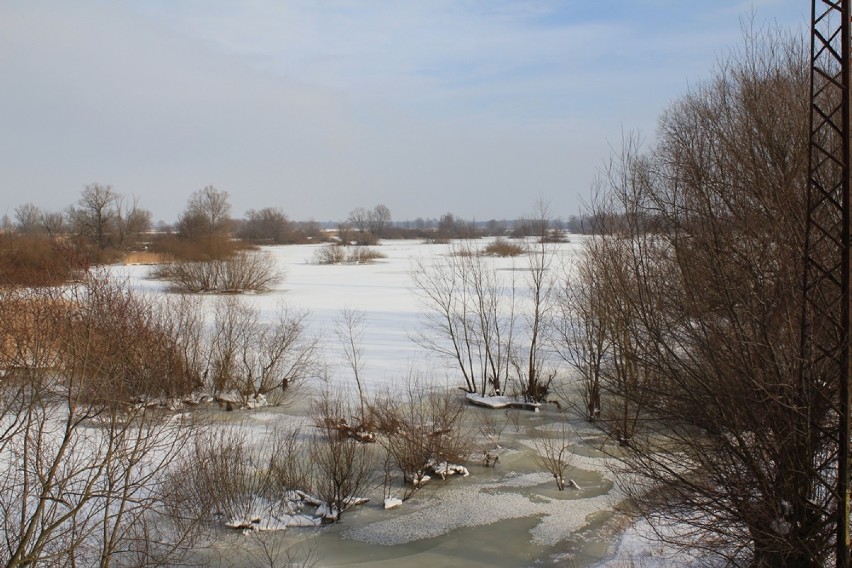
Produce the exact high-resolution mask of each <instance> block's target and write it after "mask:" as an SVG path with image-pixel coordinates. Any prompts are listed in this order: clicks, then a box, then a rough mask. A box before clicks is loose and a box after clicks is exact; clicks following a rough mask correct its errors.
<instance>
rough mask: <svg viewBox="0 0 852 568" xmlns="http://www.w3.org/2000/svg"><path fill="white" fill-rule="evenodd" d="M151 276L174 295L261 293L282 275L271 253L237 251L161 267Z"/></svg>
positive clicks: (274, 283) (280, 278)
mask: <svg viewBox="0 0 852 568" xmlns="http://www.w3.org/2000/svg"><path fill="white" fill-rule="evenodd" d="M154 277H155V278H160V279H163V280H168V281H169V282H170V283H171V287H172V289H173V290H174V291H178V292H186V293H199V292H217V293H240V292H265V291H267V290H269V289H271V288H272V287H273V286H275V285H276V284H277V283H278V282H280V281H281V280H282V278H283V274H282V272H281V271H280V270H279V269H278V267H277V266H276V263H275V257H273V256H272V255H271V254H269V253H267V252H252V251H241V252H238V253H236V254H234V255H232V256H228V257H225V258H217V259H212V260H196V261H178V262H172V263H169V264H164V265H162V266H159V267H158V268H157V269H156V270H155V271H154Z"/></svg>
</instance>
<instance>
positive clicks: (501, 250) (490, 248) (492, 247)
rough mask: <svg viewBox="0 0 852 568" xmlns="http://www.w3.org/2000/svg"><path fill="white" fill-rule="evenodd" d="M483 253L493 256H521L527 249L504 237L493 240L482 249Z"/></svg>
mask: <svg viewBox="0 0 852 568" xmlns="http://www.w3.org/2000/svg"><path fill="white" fill-rule="evenodd" d="M482 252H483V254H487V255H491V256H502V257H507V256H519V255H522V254H524V253H525V252H526V249H525V248H524V247H523V246H521V245H519V244H518V243H513V242H510V241H508V240H506V239H504V238H502V237H498V238H497V239H494V240H493V241H492V242H490V243H488V245H487V246H486V247H485V248H484V249H482Z"/></svg>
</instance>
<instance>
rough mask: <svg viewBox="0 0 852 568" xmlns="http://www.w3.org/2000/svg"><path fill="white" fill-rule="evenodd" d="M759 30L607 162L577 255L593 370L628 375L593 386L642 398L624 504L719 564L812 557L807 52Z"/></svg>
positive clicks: (818, 451)
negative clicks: (583, 252)
mask: <svg viewBox="0 0 852 568" xmlns="http://www.w3.org/2000/svg"><path fill="white" fill-rule="evenodd" d="M755 37H757V36H755ZM759 37H760V40H759V41H758V40H756V39H754V37H751V38H748V39H747V42H746V45H745V47H744V48H743V49H741V50H740V51H738V52H737V53H735V54H734V55H732V56H731V57H729V58H728V59H727V60H726V61H725V62H724V63H723V65H722V66H721V67H720V68H719V69H717V70H716V72H715V73H714V75H713V76H712V78H711V80H710V81H708V82H707V83H704V84H702V85H700V86H699V87H698V88H696V89H694V90H693V91H692V92H690V93H689V94H687V95H686V96H684V97H682V98H681V99H680V100H679V101H677V102H676V103H675V104H673V105H672V106H671V107H670V108H669V110H668V111H667V112H666V113H665V114H664V115H663V117H662V118H661V120H660V122H659V124H660V127H659V133H658V136H657V139H658V142H657V143H656V144H655V145H654V146H653V147H652V148H650V150H649V151H648V152H646V153H644V154H639V153H638V151H634V149H633V148H631V147H628V148H627V152H624V153H623V155H622V156H621V157H619V158H618V159H617V160H616V161H615V168H613V169H611V170H610V171H609V172H607V175H606V181H607V185H608V192H607V195H608V197H607V198H605V199H602V200H600V201H599V202H598V203H599V204H600V205H601V206H600V207H597V208H596V210H595V211H594V213H595V218H596V222H597V223H603V224H605V225H606V227H607V234H605V235H600V236H598V237H595V238H594V239H592V241H591V242H592V243H593V244H592V247H591V250H590V251H589V255H588V257H587V261H588V262H589V263H591V264H592V265H594V266H595V267H596V270H595V271H594V272H593V273H594V274H596V275H597V276H598V278H599V280H598V284H600V285H601V290H602V291H603V292H604V298H605V301H606V302H607V312H608V316H607V317H608V318H609V319H610V321H609V323H608V341H609V342H610V343H611V351H610V353H611V359H610V360H609V361H607V362H606V367H608V368H606V369H605V374H609V375H610V376H613V377H616V378H618V377H621V378H625V379H627V378H630V377H633V378H635V379H638V380H639V381H640V383H639V387H640V388H629V387H630V382H629V381H627V382H624V383H623V384H619V383H617V382H613V381H611V382H609V383H608V386H609V387H611V388H612V390H611V394H613V395H616V396H618V397H622V400H623V402H624V403H625V404H630V405H639V406H641V411H640V412H639V414H638V418H639V421H638V423H637V424H638V426H639V428H638V429H637V430H636V431H635V433H634V435H633V436H632V438H631V440H630V443H629V445H628V446H626V447H625V448H624V449H623V453H622V458H621V461H622V464H623V466H624V468H625V472H626V473H628V474H629V479H630V480H632V482H631V483H628V484H625V490H626V491H627V492H628V494H629V495H630V496H631V498H632V499H633V502H634V503H636V504H638V505H640V507H641V510H642V511H644V512H645V514H646V516H647V517H648V518H649V519H650V520H651V522H652V523H653V524H654V525H656V526H660V525H666V524H671V523H677V524H678V525H679V526H681V527H685V528H686V529H687V530H683V531H676V532H674V533H672V532H660V533H659V534H660V536H661V537H662V538H666V539H669V540H672V541H674V542H676V543H677V544H679V545H681V546H688V547H692V548H693V549H696V550H704V551H705V552H706V553H710V554H714V555H716V556H717V557H718V556H721V557H723V558H724V560H726V561H727V562H728V563H729V564H731V565H749V566H754V567H768V566H773V567H777V566H814V567H815V566H824V565H825V564H826V563H828V562H831V561H833V558H832V554H833V553H832V548H833V532H834V528H833V526H832V525H833V519H834V518H836V513H835V512H834V511H835V510H836V507H837V506H838V501H837V499H836V498H835V496H834V494H833V475H834V473H833V472H834V471H835V470H834V468H835V465H836V449H837V448H836V444H835V443H834V442H833V441H832V431H833V429H834V428H836V423H835V422H834V421H835V419H836V418H835V415H834V413H833V411H832V401H833V399H834V397H835V393H836V392H837V389H836V380H837V379H836V377H831V376H825V377H822V379H821V380H818V381H814V380H803V377H806V376H808V375H807V374H805V373H803V372H802V368H801V365H802V363H801V361H800V360H799V357H798V353H799V341H800V323H801V313H802V305H801V300H802V293H801V283H802V258H803V251H804V221H805V214H806V207H805V203H804V200H805V195H806V192H805V187H806V184H807V173H806V172H807V163H808V162H807V149H806V141H807V140H808V136H807V132H808V126H807V119H808V109H807V101H808V95H807V93H808V89H809V79H808V64H807V62H808V57H807V55H806V50H805V49H804V47H803V46H802V43H801V42H800V41H797V40H791V39H790V38H787V37H783V35H782V34H778V33H771V32H769V33H765V32H761V33H760V34H759ZM605 394H606V393H605ZM616 402H618V400H616ZM603 406H604V412H606V408H607V406H608V403H607V402H606V400H605V401H604V404H603ZM637 481H638V483H637ZM649 487H650V488H652V489H653V490H652V491H646V490H644V489H647V488H649Z"/></svg>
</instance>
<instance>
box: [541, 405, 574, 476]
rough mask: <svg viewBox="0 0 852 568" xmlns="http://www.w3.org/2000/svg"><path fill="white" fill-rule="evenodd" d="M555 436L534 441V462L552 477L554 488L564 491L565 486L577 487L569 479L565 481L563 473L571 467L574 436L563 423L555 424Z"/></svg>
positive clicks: (542, 436)
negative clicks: (554, 483)
mask: <svg viewBox="0 0 852 568" xmlns="http://www.w3.org/2000/svg"><path fill="white" fill-rule="evenodd" d="M555 426H556V434H555V435H554V436H550V435H548V434H541V435H540V436H539V437H538V438H536V440H535V449H536V452H537V453H536V456H535V462H536V464H538V466H539V467H540V468H542V469H543V470H544V471H546V472H548V473H549V474H551V475H552V476H553V479H554V481H556V488H557V489H559V491H564V490H565V486H566V485H568V486H569V487H575V488H576V487H577V484H576V483H575V482H574V481H573V480H571V479H569V480H567V481H566V479H565V473H566V472H567V471H568V469H569V468H570V467H571V455H572V452H571V448H572V446H573V445H574V434H573V431H572V430H571V428H570V426H569V425H568V423H567V422H565V421H560V422H557V423H555Z"/></svg>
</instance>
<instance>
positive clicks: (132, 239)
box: [114, 195, 151, 247]
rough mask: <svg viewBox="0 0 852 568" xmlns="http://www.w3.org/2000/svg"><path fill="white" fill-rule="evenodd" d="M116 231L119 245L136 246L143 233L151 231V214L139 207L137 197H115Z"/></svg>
mask: <svg viewBox="0 0 852 568" xmlns="http://www.w3.org/2000/svg"><path fill="white" fill-rule="evenodd" d="M114 203H115V230H116V241H117V243H116V244H117V245H119V246H121V247H127V246H132V245H134V244H136V243H137V242H138V240H139V238H140V237H141V235H142V234H143V233H145V232H146V231H149V230H150V229H151V212H150V211H148V210H146V209H142V208H141V207H139V200H138V198H136V197H131V198H129V199H128V198H126V197H125V196H123V195H116V197H115V202H114Z"/></svg>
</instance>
